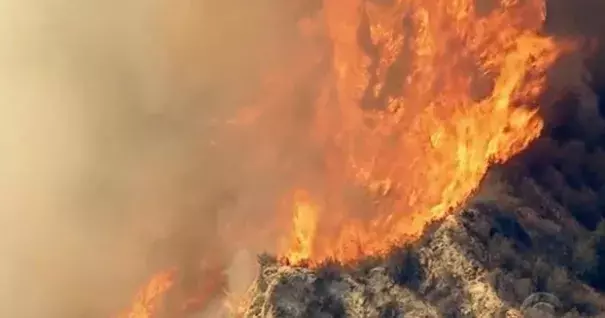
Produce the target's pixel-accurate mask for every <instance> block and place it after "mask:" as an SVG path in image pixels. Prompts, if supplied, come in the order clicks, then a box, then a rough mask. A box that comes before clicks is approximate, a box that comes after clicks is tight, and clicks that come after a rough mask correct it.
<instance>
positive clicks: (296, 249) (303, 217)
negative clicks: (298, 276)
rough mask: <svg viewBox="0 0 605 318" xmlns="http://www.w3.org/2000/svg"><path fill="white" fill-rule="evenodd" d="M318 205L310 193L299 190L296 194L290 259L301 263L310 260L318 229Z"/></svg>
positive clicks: (294, 262) (289, 252)
mask: <svg viewBox="0 0 605 318" xmlns="http://www.w3.org/2000/svg"><path fill="white" fill-rule="evenodd" d="M318 212H319V211H318V207H317V206H316V205H314V204H313V203H312V202H311V200H310V198H309V194H308V193H307V192H305V191H304V190H298V191H296V192H295V194H294V227H293V234H292V242H291V245H290V250H289V251H288V253H287V255H288V261H290V262H291V263H292V264H299V263H300V262H303V261H305V260H308V259H309V258H310V257H311V255H312V253H313V238H314V237H315V231H316V229H317V217H318Z"/></svg>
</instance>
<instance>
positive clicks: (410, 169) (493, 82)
mask: <svg viewBox="0 0 605 318" xmlns="http://www.w3.org/2000/svg"><path fill="white" fill-rule="evenodd" d="M477 3H478V1H475V0H456V1H451V0H434V1H420V0H396V1H392V4H379V3H378V2H372V1H363V0H325V1H323V6H324V10H323V16H322V18H323V21H317V23H323V24H324V25H325V34H326V37H327V38H329V39H330V42H331V44H332V49H331V57H330V60H331V62H332V71H331V73H330V74H329V75H328V78H329V80H328V81H327V82H328V83H331V85H326V86H324V87H322V88H323V89H324V90H334V91H335V92H336V94H335V98H332V99H321V98H318V99H317V100H316V103H315V105H314V107H315V114H316V117H315V120H314V125H315V128H314V129H313V137H314V138H315V140H316V141H317V142H318V144H319V145H320V146H319V147H321V149H322V151H323V153H324V159H325V161H324V163H325V171H324V174H325V176H326V177H325V182H326V183H328V185H327V186H326V188H327V195H326V198H327V199H325V200H323V201H321V202H317V203H316V204H317V205H319V206H320V208H321V210H322V211H325V213H323V214H322V215H320V216H319V223H320V225H322V226H324V227H323V228H318V230H317V231H314V232H313V233H311V234H312V235H314V236H313V237H309V238H305V239H304V240H305V241H311V242H313V243H312V244H313V246H314V249H313V250H311V255H309V260H310V261H319V260H322V259H325V258H328V257H329V258H333V259H336V260H340V261H343V262H347V261H351V260H354V259H356V258H359V257H361V256H363V255H368V254H380V253H383V252H385V251H386V250H387V249H388V248H389V246H390V245H391V244H394V243H397V242H399V241H401V240H404V239H406V238H413V237H417V236H418V235H420V233H421V231H422V230H423V228H424V226H425V225H426V224H427V223H429V222H431V221H434V220H436V219H439V218H441V217H443V216H444V215H446V214H447V213H448V211H450V210H451V209H453V208H455V207H457V206H458V205H460V204H461V203H462V202H463V201H464V200H466V199H467V197H468V196H469V195H470V194H471V193H472V192H473V191H474V189H475V188H476V187H477V186H478V184H479V183H480V181H481V179H482V178H483V176H484V175H485V173H486V171H487V169H488V167H489V166H490V164H493V163H496V162H502V161H505V160H507V159H508V158H510V157H511V156H513V155H515V154H516V153H518V152H519V151H521V150H522V149H524V148H525V147H526V146H527V145H528V144H529V143H530V142H531V141H532V140H533V139H535V138H536V137H537V136H538V135H539V134H540V131H541V129H542V126H543V123H542V121H541V119H540V118H539V116H538V114H537V110H536V109H537V105H536V101H537V99H538V97H539V95H540V94H541V93H542V91H543V88H544V85H545V71H546V70H547V69H548V67H549V66H550V65H551V64H553V62H554V61H555V60H556V59H557V57H558V56H559V55H560V53H561V52H562V51H563V49H564V48H565V45H562V44H559V43H557V42H555V41H554V40H553V39H552V38H549V37H546V36H543V35H541V34H540V28H541V26H542V24H543V22H544V19H545V7H544V1H543V0H528V1H514V0H500V1H499V2H497V3H496V5H495V7H494V8H491V10H483V11H484V12H482V11H481V10H479V9H480V8H478V7H477ZM323 95H325V94H323ZM351 185H355V186H356V187H358V188H361V189H364V191H363V192H364V195H366V196H367V197H368V201H372V202H373V207H372V215H371V216H370V217H369V218H368V217H367V216H366V217H364V218H359V217H356V216H355V213H353V212H352V209H354V208H352V207H350V206H347V204H348V203H347V198H346V197H345V196H344V195H343V190H346V189H348V188H350V187H351ZM300 217H301V216H300V215H297V216H296V217H295V225H296V224H306V222H302V221H301V220H300ZM309 218H311V219H315V218H316V216H315V215H311V216H309ZM294 232H295V233H296V234H295V235H299V234H300V231H298V230H295V231H294ZM299 240H302V239H300V238H299ZM295 251H296V248H293V249H291V250H290V251H289V252H286V257H289V258H290V259H291V260H293V261H294V262H295V263H296V262H298V261H299V260H298V259H299V258H300V255H297V254H296V252H295Z"/></svg>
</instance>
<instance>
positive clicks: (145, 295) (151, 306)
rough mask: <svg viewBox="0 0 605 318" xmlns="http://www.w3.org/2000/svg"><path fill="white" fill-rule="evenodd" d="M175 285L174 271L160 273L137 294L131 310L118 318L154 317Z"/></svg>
mask: <svg viewBox="0 0 605 318" xmlns="http://www.w3.org/2000/svg"><path fill="white" fill-rule="evenodd" d="M173 284H174V270H166V271H162V272H159V273H157V274H155V275H153V277H152V278H151V279H150V280H149V282H148V283H147V284H146V285H145V286H143V288H141V290H140V291H139V292H138V293H137V295H136V297H135V299H134V301H133V302H132V305H131V308H130V309H129V310H128V311H126V312H124V313H123V314H121V315H119V316H118V318H151V317H154V314H155V313H156V310H157V309H158V307H159V305H160V303H161V301H162V300H163V297H164V295H165V294H166V292H167V291H168V290H169V289H170V287H172V285H173Z"/></svg>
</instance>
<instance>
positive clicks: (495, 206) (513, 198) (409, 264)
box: [246, 168, 605, 317]
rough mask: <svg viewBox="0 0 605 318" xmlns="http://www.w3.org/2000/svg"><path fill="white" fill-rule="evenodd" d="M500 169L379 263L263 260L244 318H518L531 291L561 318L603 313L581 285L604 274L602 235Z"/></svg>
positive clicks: (601, 303)
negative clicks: (309, 264) (316, 264)
mask: <svg viewBox="0 0 605 318" xmlns="http://www.w3.org/2000/svg"><path fill="white" fill-rule="evenodd" d="M503 169H504V168H502V169H494V170H493V171H492V172H491V173H490V174H489V175H488V177H487V178H486V180H484V183H483V187H482V188H481V189H482V190H481V191H479V192H478V193H476V194H475V196H474V197H473V199H472V200H471V201H470V202H469V203H468V205H467V206H466V207H464V208H463V209H462V210H461V211H460V212H459V213H455V214H453V215H450V216H449V217H447V218H446V219H445V220H443V221H441V222H439V223H438V224H433V225H432V226H431V228H430V229H427V231H426V233H425V235H424V237H423V238H422V239H420V240H419V241H417V242H414V243H413V244H408V245H406V246H405V247H398V248H394V249H393V251H392V252H391V254H390V255H389V256H388V257H385V258H383V259H366V260H363V261H361V262H359V263H358V264H355V265H351V266H347V267H342V266H339V265H337V264H324V265H323V266H321V267H320V268H318V269H316V270H310V269H306V268H292V267H288V266H281V265H279V264H278V263H277V262H275V260H274V259H272V258H271V257H269V256H266V255H265V256H261V257H260V258H259V261H260V262H261V273H260V275H259V277H258V278H257V280H256V282H255V284H254V286H253V287H252V288H251V290H250V297H251V298H250V301H251V302H250V305H249V306H248V308H247V312H246V317H515V315H516V316H519V315H520V311H521V307H522V304H523V301H524V300H526V299H527V298H528V296H530V295H532V294H533V293H536V292H547V293H551V294H553V295H555V296H556V297H558V298H559V300H560V304H558V305H557V307H558V308H557V310H558V313H559V314H560V315H562V314H565V317H587V316H595V315H598V314H600V313H604V312H605V297H604V296H603V295H602V294H600V293H598V292H596V291H595V290H594V289H593V288H592V287H590V286H589V285H588V284H587V283H586V282H590V281H591V279H593V280H594V276H595V275H597V276H598V274H599V272H598V268H602V266H603V264H602V263H603V260H600V259H599V257H598V255H599V254H598V253H597V252H596V250H597V249H603V243H605V240H603V238H605V231H603V230H605V227H603V226H599V228H598V229H597V231H596V232H594V233H593V232H590V231H588V230H586V229H585V228H584V227H582V226H580V225H579V224H578V223H577V222H576V221H575V218H574V217H573V215H572V214H571V213H570V212H569V211H568V210H566V209H564V208H563V207H562V206H560V205H559V204H558V203H556V202H555V201H554V200H553V199H552V198H550V196H549V194H547V193H546V192H545V191H543V190H542V189H541V188H540V187H539V186H538V185H537V184H536V183H535V182H534V181H532V180H531V179H527V178H523V179H517V180H513V179H512V178H506V179H505V178H504V177H503V175H509V176H510V175H512V174H511V173H510V171H507V172H506V173H504V174H503V173H502V172H503ZM513 184H514V187H513V186H512V185H513ZM595 265H596V266H595ZM595 268H596V269H595Z"/></svg>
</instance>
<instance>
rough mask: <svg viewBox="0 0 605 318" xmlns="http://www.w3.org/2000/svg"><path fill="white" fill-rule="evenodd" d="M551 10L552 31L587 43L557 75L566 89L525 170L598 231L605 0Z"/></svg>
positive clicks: (603, 173) (604, 128)
mask: <svg viewBox="0 0 605 318" xmlns="http://www.w3.org/2000/svg"><path fill="white" fill-rule="evenodd" d="M547 9H548V15H547V17H548V18H547V28H546V29H547V32H548V33H549V34H553V35H555V36H559V37H570V38H574V39H576V40H578V39H579V40H581V41H580V43H581V45H580V46H579V50H578V52H577V53H578V54H576V55H574V56H568V57H567V58H566V59H565V60H563V61H562V62H561V64H563V65H562V66H563V67H561V68H558V69H557V71H556V73H554V74H551V76H550V82H549V84H550V85H549V86H550V89H551V91H553V92H556V91H558V92H561V91H563V90H561V88H565V89H566V93H565V94H563V95H561V94H558V95H557V96H553V97H554V98H553V99H551V100H550V101H553V100H554V103H550V102H549V103H546V104H545V105H544V107H542V109H541V111H542V115H543V117H544V118H545V121H546V127H545V129H544V132H543V135H542V136H541V138H540V139H539V140H537V141H536V142H535V143H534V144H533V145H532V146H531V147H530V148H529V149H527V151H526V152H525V153H524V154H522V155H521V156H520V159H521V160H520V162H522V165H524V166H525V168H524V170H525V172H524V173H526V174H529V175H532V176H533V177H535V179H536V180H537V181H538V182H540V183H541V184H542V185H543V186H544V187H545V188H546V189H548V190H549V191H550V192H551V194H552V196H553V198H554V199H556V200H557V201H559V202H560V203H561V204H563V205H564V206H565V207H567V208H568V209H570V211H571V212H572V213H573V214H574V216H575V217H576V219H577V220H578V222H579V223H580V224H582V225H584V226H585V227H586V228H588V229H590V230H594V229H595V227H596V225H597V224H598V222H599V221H600V220H602V219H603V217H605V166H604V165H603V163H604V162H605V102H604V101H605V85H603V83H605V69H603V65H605V64H604V63H603V62H604V57H605V46H603V44H604V43H605V32H603V30H604V27H605V22H604V21H603V19H602V18H600V12H603V10H605V3H603V2H602V1H598V0H585V1H579V2H573V3H572V2H569V1H559V0H551V1H549V2H547ZM551 105H552V106H551Z"/></svg>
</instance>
